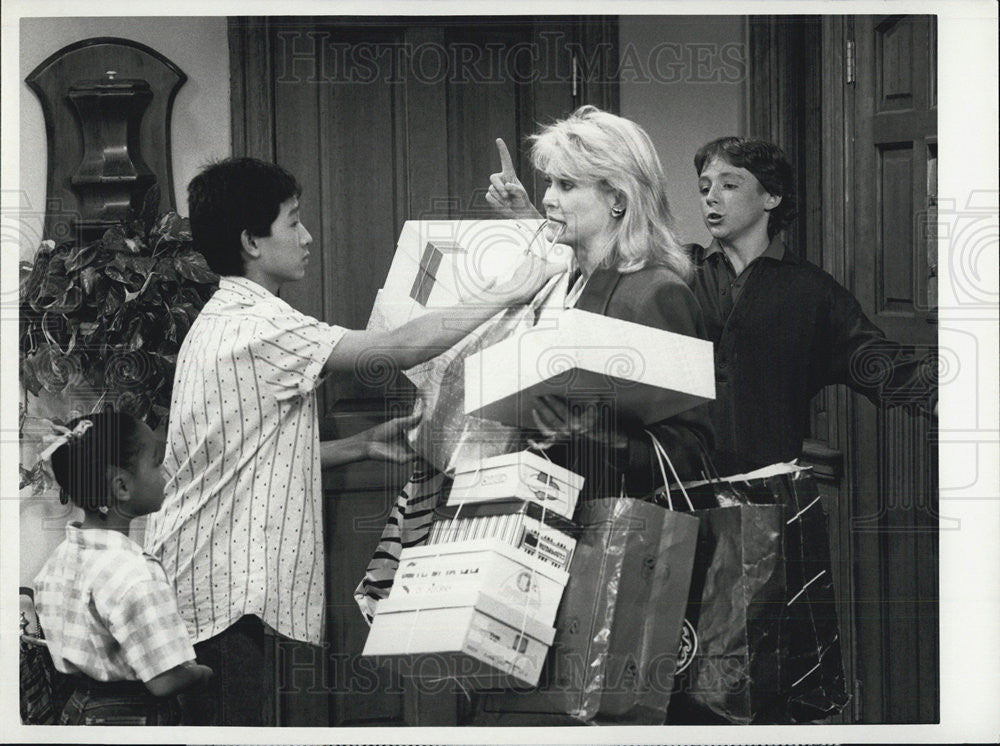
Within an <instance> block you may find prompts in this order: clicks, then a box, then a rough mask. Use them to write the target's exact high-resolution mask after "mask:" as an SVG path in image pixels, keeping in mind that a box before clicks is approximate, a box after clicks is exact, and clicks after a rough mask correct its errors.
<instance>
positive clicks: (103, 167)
mask: <svg viewBox="0 0 1000 746" xmlns="http://www.w3.org/2000/svg"><path fill="white" fill-rule="evenodd" d="M186 80H187V76H186V75H185V74H184V73H183V72H182V71H181V70H180V69H179V68H178V67H177V66H176V65H175V64H174V63H173V62H171V61H170V60H168V59H167V58H166V57H164V56H163V55H161V54H160V53H159V52H157V51H155V50H153V49H150V48H149V47H147V46H145V45H143V44H139V43H137V42H134V41H129V40H128V39H117V38H109V37H102V38H97V39H86V40H84V41H80V42H77V43H75V44H71V45H69V46H67V47H64V48H63V49H60V50H59V51H58V52H56V53H55V54H53V55H51V56H50V57H49V58H48V59H46V60H45V61H44V62H42V64H40V65H39V66H38V67H36V68H35V69H34V70H33V71H32V72H31V74H30V75H29V76H28V77H27V78H26V79H25V82H26V83H27V84H28V86H29V87H30V88H31V90H32V91H34V92H35V94H36V95H37V96H38V98H39V101H40V102H41V105H42V112H43V114H44V116H45V132H46V139H47V141H48V178H47V197H46V210H45V228H44V237H45V238H51V239H53V240H55V241H56V242H57V243H59V242H62V241H65V240H70V239H73V240H77V241H89V240H92V239H94V238H99V237H100V236H101V234H103V232H104V231H106V230H107V229H108V228H110V227H111V226H113V225H116V224H118V223H119V222H121V221H122V220H124V219H125V218H126V216H127V215H128V211H129V208H130V207H131V206H136V207H138V206H140V204H141V201H142V199H143V197H144V196H145V194H146V191H147V190H148V189H149V187H151V186H152V185H153V184H154V183H155V184H159V186H160V204H159V205H158V206H157V212H165V211H167V210H172V209H176V205H175V200H174V184H173V169H172V165H171V153H170V115H171V112H172V109H173V102H174V97H175V96H176V94H177V90H178V89H179V88H180V87H181V86H182V85H183V84H184V82H185V81H186Z"/></svg>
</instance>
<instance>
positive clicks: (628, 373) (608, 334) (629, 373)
mask: <svg viewBox="0 0 1000 746" xmlns="http://www.w3.org/2000/svg"><path fill="white" fill-rule="evenodd" d="M541 394H555V395H557V396H561V397H564V398H565V399H567V400H569V401H570V402H580V403H584V402H586V403H591V402H593V403H600V404H602V405H604V406H607V407H609V408H612V409H614V410H616V411H617V413H619V414H624V415H627V416H629V417H632V418H635V419H637V420H639V421H641V422H642V423H644V424H650V423H653V422H659V421H660V420H664V419H666V418H668V417H672V416H673V415H675V414H678V413H680V412H684V411H686V410H688V409H691V408H692V407H695V406H697V405H698V404H702V403H704V402H707V401H711V400H713V399H714V398H715V372H714V365H713V360H712V343H711V342H708V341H706V340H704V339H697V338H695V337H688V336H686V335H683V334H675V333H673V332H667V331H663V330H662V329H654V328H652V327H648V326H643V325H642V324H634V323H631V322H627V321H621V320H619V319H612V318H608V317H606V316H601V315H599V314H595V313H590V312H588V311H579V310H576V309H570V310H568V311H565V312H564V313H562V314H560V315H559V316H558V318H557V319H556V320H555V321H554V322H552V323H545V324H539V325H538V326H535V327H533V328H532V329H529V330H527V331H524V332H521V333H519V334H516V335H515V336H513V337H510V338H508V339H505V340H503V341H502V342H498V343H497V344H495V345H492V346H491V347H487V348H486V349H484V350H482V351H480V352H478V353H476V354H474V355H470V356H469V358H468V359H467V360H466V361H465V413H466V414H469V415H474V416H476V417H482V418H484V419H489V420H496V421H499V422H502V423H504V424H505V425H515V426H518V427H523V428H533V427H534V424H533V420H532V418H531V410H532V408H533V407H534V406H535V399H536V398H537V397H538V396H540V395H541Z"/></svg>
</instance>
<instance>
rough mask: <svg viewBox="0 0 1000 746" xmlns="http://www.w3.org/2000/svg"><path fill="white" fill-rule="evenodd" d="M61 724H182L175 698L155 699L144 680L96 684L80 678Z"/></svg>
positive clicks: (63, 713)
mask: <svg viewBox="0 0 1000 746" xmlns="http://www.w3.org/2000/svg"><path fill="white" fill-rule="evenodd" d="M75 678H76V688H75V689H74V690H73V694H71V695H70V698H69V700H68V701H67V702H66V706H65V707H63V711H62V716H61V717H60V718H59V724H60V725H179V724H180V722H181V713H180V707H179V706H178V703H177V698H176V697H155V696H153V695H152V694H150V692H149V691H148V690H147V689H146V685H145V684H143V683H142V682H141V681H107V682H105V681H94V680H92V679H88V678H86V677H83V676H80V677H75Z"/></svg>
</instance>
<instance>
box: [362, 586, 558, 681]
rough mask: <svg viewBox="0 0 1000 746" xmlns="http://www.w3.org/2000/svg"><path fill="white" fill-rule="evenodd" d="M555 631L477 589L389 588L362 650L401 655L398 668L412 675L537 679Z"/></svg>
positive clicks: (382, 654)
mask: <svg viewBox="0 0 1000 746" xmlns="http://www.w3.org/2000/svg"><path fill="white" fill-rule="evenodd" d="M428 601H431V602H432V603H428ZM554 636H555V629H554V628H553V627H551V626H546V625H543V624H540V623H539V622H538V621H537V620H534V619H532V618H531V617H530V616H525V615H524V614H523V613H522V612H520V611H515V610H513V609H511V608H510V607H509V606H507V605H506V604H503V603H501V602H500V601H498V600H496V599H495V598H492V597H491V596H489V595H488V594H485V593H480V592H477V591H471V592H464V593H450V594H441V595H438V596H433V597H430V599H428V597H417V596H406V597H402V598H393V597H391V596H390V597H389V598H386V599H383V600H382V601H380V602H379V604H378V607H377V609H376V612H375V619H374V621H373V622H372V628H371V631H370V632H369V633H368V639H367V640H366V641H365V647H364V650H363V651H362V653H361V654H362V655H364V656H378V657H382V658H399V659H402V661H401V663H405V666H404V665H400V672H401V673H402V674H403V675H406V676H410V677H413V678H424V679H434V680H439V679H442V678H455V679H458V680H460V681H462V682H464V683H467V684H470V685H472V686H476V687H511V686H518V685H524V684H527V685H529V686H534V685H535V684H537V683H538V678H539V675H540V674H541V670H542V665H543V664H544V662H545V656H546V655H547V654H548V651H549V646H550V645H551V644H552V639H553V637H554Z"/></svg>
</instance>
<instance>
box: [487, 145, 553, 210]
mask: <svg viewBox="0 0 1000 746" xmlns="http://www.w3.org/2000/svg"><path fill="white" fill-rule="evenodd" d="M497 150H498V151H499V152H500V171H499V173H495V174H490V189H489V191H488V192H487V193H486V201H487V202H489V203H490V204H491V205H493V207H494V208H495V209H496V211H497V212H498V213H500V214H501V215H503V216H504V217H508V218H539V217H541V215H539V214H538V211H537V210H535V208H534V206H533V205H532V204H531V200H530V199H528V192H527V190H526V189H525V188H524V186H523V185H522V184H521V182H520V181H518V178H517V174H516V173H515V172H514V162H513V161H512V160H511V158H510V152H508V150H507V144H506V143H505V142H504V141H503V140H502V139H500V138H499V137H498V138H497Z"/></svg>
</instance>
